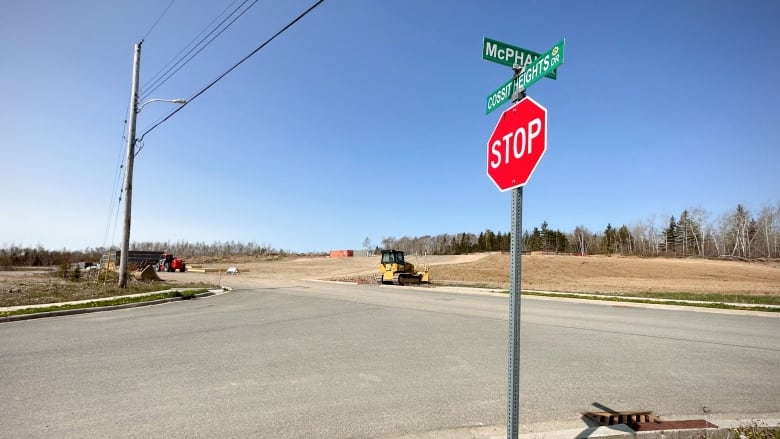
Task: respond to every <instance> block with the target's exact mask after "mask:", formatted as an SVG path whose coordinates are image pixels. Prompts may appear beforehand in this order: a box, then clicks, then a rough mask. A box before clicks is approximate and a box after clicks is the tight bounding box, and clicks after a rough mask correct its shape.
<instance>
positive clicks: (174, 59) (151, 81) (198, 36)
mask: <svg viewBox="0 0 780 439" xmlns="http://www.w3.org/2000/svg"><path fill="white" fill-rule="evenodd" d="M237 1H238V0H233V2H232V3H230V4H229V5H228V6H227V7H225V9H223V10H222V12H220V13H219V14H218V15H217V16H216V17H214V19H213V20H211V22H210V23H209V24H207V25H206V27H204V28H203V30H201V31H200V33H198V35H195V37H194V38H193V39H192V40H190V42H189V43H187V44H186V45H185V46H184V47H182V48H181V50H179V52H178V53H176V55H174V56H173V58H171V60H170V61H168V62H167V63H166V64H165V65H164V66H163V67H162V68H161V69H160V70H159V71H158V72H157V73H155V74H154V75H152V77H151V79H149V81H148V82H147V83H146V84H144V85H143V86H142V87H141V90H145V89H146V88H148V87H149V86H150V85H152V84H154V82H155V81H156V80H158V79H159V76H161V75H163V74H164V73H163V72H165V69H167V68H168V67H170V66H171V64H173V62H174V61H176V59H177V58H178V57H179V55H181V54H182V53H184V51H185V50H187V48H188V47H190V46H191V45H192V44H193V43H194V42H195V40H197V39H198V38H200V37H201V36H202V35H203V34H204V33H205V32H206V31H208V30H209V29H210V28H211V25H213V24H214V23H215V22H216V21H217V20H219V17H221V16H223V15H224V14H225V12H227V10H228V9H230V8H231V7H232V6H233V5H234V4H236V2H237ZM231 15H232V13H231ZM204 38H205V37H204ZM202 41H203V40H201V41H200V42H198V44H200V43H201V42H202ZM198 44H196V45H195V47H197V45H198ZM180 61H181V60H179V61H177V62H180Z"/></svg>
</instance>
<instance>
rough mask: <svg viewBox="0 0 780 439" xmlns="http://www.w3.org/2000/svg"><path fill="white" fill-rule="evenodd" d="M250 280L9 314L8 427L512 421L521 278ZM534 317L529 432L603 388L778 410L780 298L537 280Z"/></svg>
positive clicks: (174, 432)
mask: <svg viewBox="0 0 780 439" xmlns="http://www.w3.org/2000/svg"><path fill="white" fill-rule="evenodd" d="M235 282H237V283H236V286H237V288H236V289H235V290H234V291H233V292H230V293H227V294H224V295H220V296H215V297H210V298H206V299H199V300H193V301H182V302H175V303H170V304H165V305H158V306H151V307H145V308H135V309H127V310H118V311H110V312H99V313H93V314H84V315H77V316H68V317H57V318H46V319H38V320H28V321H22V322H13V323H4V324H0V340H2V341H0V395H2V396H1V397H0V424H2V429H0V437H9V438H10V437H26V438H36V437H57V438H82V437H127V438H148V437H170V438H193V437H268V438H279V437H318V438H344V437H371V438H373V437H397V436H403V435H406V434H415V433H425V432H435V431H441V430H445V429H456V430H457V429H468V428H474V427H481V426H484V427H486V428H488V427H495V429H494V430H490V431H497V432H499V433H501V432H503V431H504V430H503V429H504V428H505V427H503V426H504V425H505V423H506V368H507V357H506V356H507V313H508V303H507V298H506V296H505V295H499V294H495V295H490V294H471V293H467V292H450V291H444V289H438V288H437V289H433V288H428V289H423V288H401V287H392V286H383V287H380V286H374V285H370V286H366V285H361V286H358V285H342V284H332V283H324V282H304V281H301V282H279V283H278V284H274V285H271V284H263V285H260V284H257V283H255V284H252V283H246V284H244V285H242V284H240V283H238V282H239V281H238V280H236V281H235ZM521 331H522V349H521V413H520V420H521V431H522V432H529V431H540V430H541V431H547V430H554V429H559V428H573V427H578V426H584V423H583V421H582V419H581V412H583V411H587V410H597V409H596V408H595V406H594V404H596V405H598V406H606V407H610V408H612V409H615V410H651V411H654V412H655V413H656V414H658V415H661V416H685V415H691V416H696V417H699V418H701V415H702V407H703V406H707V407H709V408H710V410H712V416H713V417H714V416H717V415H719V414H728V415H747V416H750V415H752V414H758V413H772V414H777V413H780V398H778V395H780V373H778V367H779V366H778V365H780V318H778V317H776V316H766V315H764V316H761V315H755V314H754V315H750V314H749V313H741V314H740V313H734V314H729V313H714V312H703V311H702V310H701V309H694V310H688V309H682V308H680V309H675V310H666V309H654V308H645V307H639V306H633V305H625V304H602V303H592V302H583V301H570V300H549V299H543V298H525V299H523V301H522V325H521ZM488 430H489V429H487V430H485V431H488Z"/></svg>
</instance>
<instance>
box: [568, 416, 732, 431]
mask: <svg viewBox="0 0 780 439" xmlns="http://www.w3.org/2000/svg"><path fill="white" fill-rule="evenodd" d="M582 415H583V416H585V417H586V418H588V419H591V420H592V421H594V422H595V423H597V424H598V425H600V426H608V425H618V424H626V425H628V426H629V427H631V429H633V430H634V431H654V430H689V429H695V428H718V426H717V425H715V424H713V423H711V422H708V421H706V420H704V419H688V420H682V421H662V420H661V419H659V418H658V417H656V416H655V415H653V412H585V413H583V414H582Z"/></svg>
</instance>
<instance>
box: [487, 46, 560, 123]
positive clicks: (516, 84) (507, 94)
mask: <svg viewBox="0 0 780 439" xmlns="http://www.w3.org/2000/svg"><path fill="white" fill-rule="evenodd" d="M564 41H565V40H561V41H559V42H558V44H556V45H555V46H553V48H552V49H550V50H548V51H547V52H545V53H544V54H542V55H541V56H540V57H539V58H537V59H536V61H534V62H533V63H531V64H529V65H527V66H526V67H525V70H524V71H523V73H521V74H520V76H518V77H517V78H512V79H510V80H509V81H507V82H505V83H503V84H502V85H501V87H499V88H498V89H497V90H495V91H494V92H493V93H490V95H488V97H487V108H486V111H485V113H490V112H491V111H493V110H495V109H496V108H498V107H499V106H500V105H501V104H503V103H504V102H507V101H508V100H509V99H511V98H512V94H513V93H514V92H515V91H516V90H521V89H522V90H526V89H528V87H530V86H531V85H532V84H533V83H535V82H536V81H538V80H539V79H541V78H542V77H543V76H544V75H546V74H547V73H549V72H551V71H552V70H554V69H555V68H556V67H558V66H559V65H561V64H563V46H564Z"/></svg>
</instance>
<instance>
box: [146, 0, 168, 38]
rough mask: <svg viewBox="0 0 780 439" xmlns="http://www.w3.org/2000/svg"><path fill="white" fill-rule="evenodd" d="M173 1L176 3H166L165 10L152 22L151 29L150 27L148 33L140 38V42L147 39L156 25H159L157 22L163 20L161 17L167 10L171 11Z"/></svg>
mask: <svg viewBox="0 0 780 439" xmlns="http://www.w3.org/2000/svg"><path fill="white" fill-rule="evenodd" d="M175 1H176V0H171V2H170V3H168V6H167V7H166V8H165V10H164V11H162V14H160V16H159V17H157V20H156V21H155V22H154V24H153V25H152V27H150V28H149V30H148V31H146V33H145V34H144V36H143V37H141V40H142V41H143V40H145V39H146V37H147V36H149V34H150V33H152V31H153V30H154V28H155V27H157V23H159V22H160V20H162V18H163V16H164V15H165V13H166V12H168V9H171V6H173V3H174V2H175Z"/></svg>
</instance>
